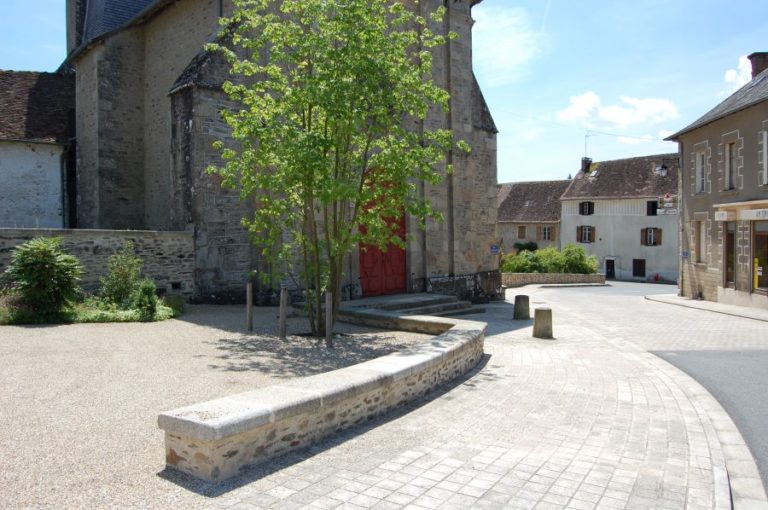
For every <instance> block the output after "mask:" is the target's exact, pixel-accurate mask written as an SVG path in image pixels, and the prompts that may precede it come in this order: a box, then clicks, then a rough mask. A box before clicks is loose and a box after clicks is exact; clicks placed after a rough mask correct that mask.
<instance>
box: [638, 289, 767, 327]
mask: <svg viewBox="0 0 768 510" xmlns="http://www.w3.org/2000/svg"><path fill="white" fill-rule="evenodd" d="M645 299H647V300H648V301H656V302H658V303H667V304H670V305H677V306H685V307H686V308H695V309H697V310H707V311H709V312H715V313H722V314H724V315H731V316H733V317H744V318H745V319H754V320H756V321H763V322H768V309H766V310H761V309H759V308H750V307H747V306H737V305H726V304H723V303H716V302H714V301H704V300H698V299H691V298H686V297H682V296H678V295H677V294H657V295H651V296H645Z"/></svg>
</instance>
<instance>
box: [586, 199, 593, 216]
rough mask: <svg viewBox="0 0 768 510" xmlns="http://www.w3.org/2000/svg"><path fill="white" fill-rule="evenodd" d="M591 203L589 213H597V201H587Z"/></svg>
mask: <svg viewBox="0 0 768 510" xmlns="http://www.w3.org/2000/svg"><path fill="white" fill-rule="evenodd" d="M587 203H588V204H589V205H588V207H589V214H595V203H594V202H587Z"/></svg>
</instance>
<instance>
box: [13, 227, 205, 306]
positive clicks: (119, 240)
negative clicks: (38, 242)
mask: <svg viewBox="0 0 768 510" xmlns="http://www.w3.org/2000/svg"><path fill="white" fill-rule="evenodd" d="M36 237H60V238H61V240H62V243H61V245H62V247H63V248H64V250H65V251H67V252H68V253H70V254H72V255H74V256H76V257H77V258H78V259H79V260H80V262H81V263H82V264H83V266H85V270H86V273H85V275H84V276H83V281H82V282H81V285H82V287H83V289H84V290H85V291H87V292H94V291H96V290H98V288H99V277H101V276H102V275H104V274H106V272H107V263H108V260H109V257H110V256H111V255H112V254H114V253H115V252H116V251H117V250H119V249H120V248H122V247H123V246H124V245H125V243H126V242H128V241H133V244H134V250H135V253H136V255H138V256H139V257H141V258H142V260H143V261H144V268H143V271H142V272H143V275H144V276H146V277H147V278H150V279H152V280H153V281H154V282H155V284H156V285H157V288H158V290H159V291H160V292H161V293H169V294H181V295H183V296H185V297H187V298H190V297H192V294H193V291H194V273H195V254H194V249H193V241H192V234H191V233H190V232H154V231H141V230H66V229H64V230H60V229H11V228H0V272H2V271H4V270H5V268H6V267H8V264H9V263H10V261H11V256H12V252H13V248H14V247H15V246H17V245H19V244H22V243H24V242H26V241H29V240H30V239H34V238H36Z"/></svg>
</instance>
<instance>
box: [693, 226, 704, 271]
mask: <svg viewBox="0 0 768 510" xmlns="http://www.w3.org/2000/svg"><path fill="white" fill-rule="evenodd" d="M695 224H696V262H698V263H699V264H703V263H704V261H705V260H706V259H705V255H704V252H705V251H706V249H707V222H706V221H697V222H695Z"/></svg>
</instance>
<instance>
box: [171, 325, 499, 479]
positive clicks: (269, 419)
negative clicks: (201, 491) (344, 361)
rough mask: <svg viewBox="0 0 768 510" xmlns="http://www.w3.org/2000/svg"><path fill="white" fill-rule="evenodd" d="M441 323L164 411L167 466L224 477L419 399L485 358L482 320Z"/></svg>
mask: <svg viewBox="0 0 768 510" xmlns="http://www.w3.org/2000/svg"><path fill="white" fill-rule="evenodd" d="M409 319H410V320H419V319H421V320H425V321H430V320H432V319H433V318H431V317H410V318H409ZM439 322H441V323H445V322H446V319H442V318H441V319H439ZM446 327H451V329H450V330H449V331H447V332H445V333H443V334H441V335H439V336H437V337H435V338H434V339H433V340H431V341H430V342H428V343H424V344H421V345H417V346H414V347H412V348H410V349H407V350H405V351H402V352H398V353H394V354H390V355H388V356H383V357H381V358H377V359H374V360H371V361H367V362H365V363H360V364H358V365H353V366H351V367H347V368H343V369H340V370H335V371H333V372H326V373H324V374H319V375H315V376H310V377H306V378H301V379H296V380H293V381H290V382H288V383H285V384H281V385H276V386H271V387H268V388H262V389H259V390H254V391H251V392H248V393H241V394H238V395H232V396H230V397H225V398H221V399H217V400H212V401H209V402H203V403H200V404H194V405H191V406H188V407H184V408H181V409H176V410H173V411H169V412H166V413H162V414H161V415H160V416H159V417H158V425H159V426H160V428H161V429H163V430H164V431H165V451H166V465H167V466H168V467H172V468H175V469H178V470H181V471H184V472H186V473H189V474H191V475H193V476H196V477H199V478H203V479H205V480H208V481H214V482H215V481H220V480H224V479H226V478H229V477H231V476H234V475H236V474H238V472H239V471H240V469H241V468H243V467H244V466H247V465H251V464H257V463H261V462H264V461H266V460H268V459H270V458H273V457H275V456H277V455H280V454H282V453H285V452H288V451H291V450H295V449H298V448H303V447H306V446H308V445H310V444H312V443H313V442H315V441H317V440H319V439H321V438H323V437H325V436H328V435H330V434H333V433H335V432H338V431H341V430H343V429H346V428H349V427H352V426H355V425H359V424H361V423H364V422H365V421H368V420H371V419H373V418H375V417H376V416H379V415H381V414H383V413H385V412H387V411H388V410H390V409H393V408H395V407H397V406H400V405H403V404H405V403H407V402H410V401H412V400H415V399H417V398H420V397H422V396H424V395H426V394H427V393H429V392H430V391H431V390H433V389H435V388H436V387H437V386H439V385H440V384H442V383H444V382H446V381H450V380H452V379H455V378H456V377H459V376H461V375H462V374H464V373H466V372H467V371H469V370H471V369H472V368H473V367H475V366H476V365H477V364H478V363H479V362H480V360H481V359H482V356H483V341H484V337H485V327H486V325H485V323H479V322H471V321H459V320H454V321H453V323H452V324H448V325H447V326H446Z"/></svg>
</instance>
